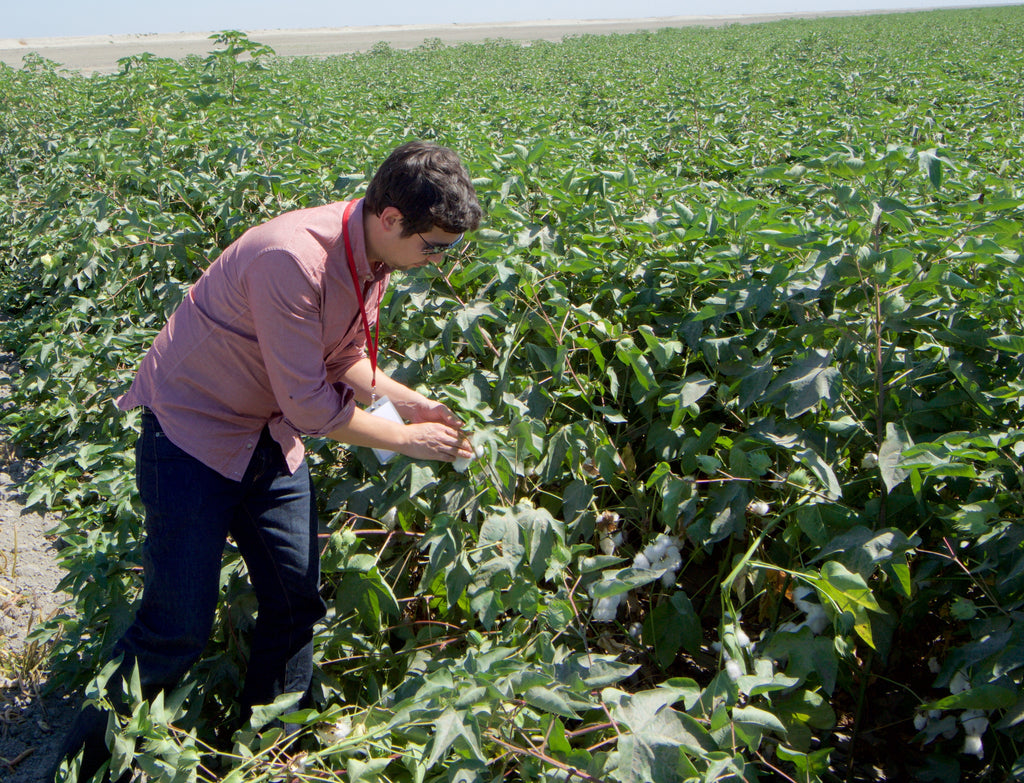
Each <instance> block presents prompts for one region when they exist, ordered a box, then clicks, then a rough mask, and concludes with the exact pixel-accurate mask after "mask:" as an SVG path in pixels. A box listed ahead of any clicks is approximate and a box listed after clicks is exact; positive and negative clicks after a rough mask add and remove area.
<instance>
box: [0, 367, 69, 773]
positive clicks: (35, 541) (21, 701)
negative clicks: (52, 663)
mask: <svg viewBox="0 0 1024 783" xmlns="http://www.w3.org/2000/svg"><path fill="white" fill-rule="evenodd" d="M15 366H16V365H15V362H14V357H12V356H11V355H9V354H0V400H2V399H3V398H4V397H6V390H7V384H8V383H9V380H10V375H9V373H11V372H13V371H14V370H15ZM27 469H28V468H27V466H26V465H25V464H24V463H23V462H21V461H19V460H18V459H17V457H16V455H15V453H14V452H13V450H12V449H10V448H9V447H8V445H7V444H6V443H5V441H4V438H3V432H2V431H0V780H2V781H4V783H43V781H44V780H45V773H46V771H47V770H48V769H49V767H50V765H51V763H52V761H53V759H54V757H55V756H56V752H57V748H58V747H59V744H60V741H61V738H62V737H63V734H64V731H65V730H66V729H67V726H68V724H69V722H70V720H71V718H72V716H73V714H74V708H75V702H74V699H73V698H71V697H69V696H68V694H66V693H63V692H61V691H60V690H57V691H55V692H53V693H50V694H48V695H47V696H45V697H44V696H43V695H42V693H41V691H42V689H43V687H44V686H45V684H46V681H45V676H46V673H45V661H44V660H43V658H42V655H43V651H42V650H41V649H39V645H38V643H37V642H34V641H30V640H29V639H28V638H27V637H28V635H29V633H30V632H31V630H32V628H33V627H35V626H36V625H38V624H39V623H40V622H41V621H43V620H46V619H49V618H50V617H52V616H53V615H54V614H56V613H57V611H58V610H59V609H60V607H61V605H62V604H63V603H64V601H65V600H66V599H67V597H68V596H66V595H65V594H63V593H59V592H57V589H56V588H57V584H58V583H59V582H60V579H61V576H62V575H63V573H64V572H63V571H62V570H61V569H60V567H59V566H58V565H57V562H56V558H55V554H56V550H55V548H54V542H53V540H52V538H51V537H50V536H48V535H47V531H48V530H50V529H51V528H52V527H53V526H54V520H53V519H52V518H47V517H46V516H43V515H40V514H37V513H33V512H26V511H25V508H24V502H23V501H24V498H23V497H22V495H21V493H20V489H19V486H18V485H19V483H20V482H21V481H22V480H24V478H25V475H26V471H27Z"/></svg>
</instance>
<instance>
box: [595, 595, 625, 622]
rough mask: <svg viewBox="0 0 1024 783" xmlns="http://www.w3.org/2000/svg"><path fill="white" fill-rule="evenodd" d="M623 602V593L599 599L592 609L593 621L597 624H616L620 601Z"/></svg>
mask: <svg viewBox="0 0 1024 783" xmlns="http://www.w3.org/2000/svg"><path fill="white" fill-rule="evenodd" d="M621 600H622V594H621V593H620V594H618V595H609V596H606V597H605V598H598V599H597V600H596V601H594V606H593V608H592V609H591V612H590V616H591V619H592V620H594V622H597V623H613V622H615V615H616V614H617V613H618V611H619V601H621Z"/></svg>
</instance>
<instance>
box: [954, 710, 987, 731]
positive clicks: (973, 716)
mask: <svg viewBox="0 0 1024 783" xmlns="http://www.w3.org/2000/svg"><path fill="white" fill-rule="evenodd" d="M960 723H962V724H963V727H964V732H966V734H967V736H968V737H980V736H981V735H982V734H984V733H985V729H987V728H988V718H986V717H985V713H984V712H982V711H981V710H964V713H963V715H961V716H960Z"/></svg>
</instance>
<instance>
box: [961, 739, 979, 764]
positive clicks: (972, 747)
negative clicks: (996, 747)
mask: <svg viewBox="0 0 1024 783" xmlns="http://www.w3.org/2000/svg"><path fill="white" fill-rule="evenodd" d="M960 752H961V753H963V754H964V755H965V756H977V757H978V758H979V759H980V758H982V757H983V756H984V755H985V748H984V746H982V744H981V737H975V736H974V735H973V734H968V735H967V737H966V738H965V739H964V747H963V750H961V751H960Z"/></svg>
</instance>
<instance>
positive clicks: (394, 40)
mask: <svg viewBox="0 0 1024 783" xmlns="http://www.w3.org/2000/svg"><path fill="white" fill-rule="evenodd" d="M908 10H909V9H908ZM913 10H914V11H921V10H925V9H920V8H915V9H913ZM879 13H898V12H897V11H892V10H885V11H863V10H859V11H839V12H823V13H802V14H748V15H732V16H662V17H647V18H643V19H611V20H599V19H594V20H555V21H541V22H507V23H500V24H447V25H391V26H387V27H339V28H321V29H315V30H247V31H246V33H247V34H248V35H249V37H250V38H251V39H253V40H254V41H259V42H260V43H264V44H267V45H268V46H271V47H273V49H274V51H275V52H276V53H277V54H279V55H281V56H283V57H327V56H330V55H332V54H344V53H347V52H358V51H364V50H366V49H370V48H371V47H372V46H373V45H374V44H376V43H379V42H381V41H386V42H387V43H388V44H390V45H391V46H393V47H395V48H396V49H411V48H414V47H416V46H419V45H420V44H422V43H423V42H424V41H426V40H430V39H440V40H441V41H443V42H444V43H446V44H457V43H466V42H474V41H485V40H488V39H502V40H511V41H541V40H543V41H560V40H562V39H563V38H564V37H566V36H571V35H606V34H610V33H630V32H636V31H638V30H659V29H662V28H666V27H691V26H706V27H719V26H722V25H729V24H755V23H760V22H773V21H778V20H781V19H796V18H803V19H809V18H819V17H825V16H854V15H866V14H879ZM210 35H211V34H210V33H171V34H162V33H161V34H150V35H98V36H82V37H74V38H22V39H18V38H0V62H4V63H7V64H8V65H10V66H12V67H15V68H19V67H21V64H22V58H23V57H24V56H25V54H27V53H29V52H36V53H38V54H39V55H41V56H43V57H45V58H46V59H48V60H52V61H54V62H57V63H60V64H61V65H62V66H63V67H64V68H66V69H68V70H73V71H79V72H81V73H85V74H90V73H112V72H115V71H116V70H117V61H118V60H119V59H121V58H122V57H128V56H130V55H133V54H142V53H144V52H149V53H150V54H153V55H155V56H157V57H172V58H180V57H185V56H186V55H189V54H206V53H207V52H209V51H210V50H211V49H212V48H214V45H213V42H212V41H211V40H210Z"/></svg>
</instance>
